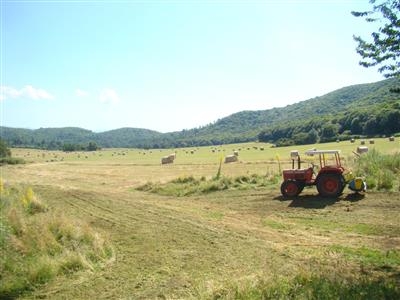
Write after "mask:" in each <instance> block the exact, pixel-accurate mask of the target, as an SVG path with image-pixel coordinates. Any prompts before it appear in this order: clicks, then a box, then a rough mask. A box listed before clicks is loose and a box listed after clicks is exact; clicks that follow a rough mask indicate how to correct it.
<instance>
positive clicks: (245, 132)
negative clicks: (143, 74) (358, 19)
mask: <svg viewBox="0 0 400 300" xmlns="http://www.w3.org/2000/svg"><path fill="white" fill-rule="evenodd" d="M399 87H400V78H391V79H387V80H383V81H379V82H375V83H368V84H359V85H353V86H348V87H344V88H341V89H338V90H336V91H333V92H331V93H328V94H326V95H324V96H320V97H315V98H312V99H309V100H305V101H301V102H298V103H295V104H292V105H287V106H286V107H281V108H273V109H268V110H257V111H242V112H238V113H235V114H232V115H230V116H227V117H225V118H222V119H219V120H217V121H216V122H214V123H212V124H208V125H206V126H203V127H199V128H193V129H190V130H182V131H177V132H170V133H160V132H157V131H153V130H148V129H139V128H120V129H115V130H110V131H105V132H100V133H95V132H93V131H90V130H86V129H82V128H76V127H65V128H40V129H35V130H31V129H22V128H11V127H0V136H1V138H2V139H3V140H5V141H6V142H7V143H8V145H9V146H11V147H33V148H44V149H63V147H64V146H65V145H66V144H68V145H71V144H74V145H85V144H88V143H90V142H92V143H96V144H97V145H98V146H100V147H105V148H110V147H116V148H117V147H118V148H119V147H121V148H122V147H124V148H125V147H126V148H175V147H189V146H205V145H219V144H230V143H240V142H249V141H256V140H259V141H262V142H271V143H275V144H277V145H278V146H279V145H291V144H306V143H315V142H327V141H333V140H336V139H341V140H344V139H350V138H351V137H354V136H360V135H365V136H377V135H392V134H395V133H399V132H400V93H398V92H396V90H398V89H399Z"/></svg>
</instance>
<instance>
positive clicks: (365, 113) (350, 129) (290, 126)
mask: <svg viewBox="0 0 400 300" xmlns="http://www.w3.org/2000/svg"><path fill="white" fill-rule="evenodd" d="M399 132H400V100H396V101H393V102H389V103H383V104H381V105H376V106H375V107H374V109H373V110H370V109H368V110H366V109H359V110H351V111H347V112H344V113H338V114H337V115H327V116H323V117H315V118H312V119H309V120H306V121H302V122H300V121H297V122H296V121H293V122H290V123H287V124H280V125H277V126H272V127H269V128H266V129H264V130H262V131H261V132H260V134H259V135H258V139H259V141H261V142H271V143H275V144H276V145H277V146H288V145H301V144H312V143H318V142H320V143H324V142H332V141H335V140H349V139H351V138H354V137H359V136H367V137H374V136H383V135H385V136H388V135H392V134H396V133H399Z"/></svg>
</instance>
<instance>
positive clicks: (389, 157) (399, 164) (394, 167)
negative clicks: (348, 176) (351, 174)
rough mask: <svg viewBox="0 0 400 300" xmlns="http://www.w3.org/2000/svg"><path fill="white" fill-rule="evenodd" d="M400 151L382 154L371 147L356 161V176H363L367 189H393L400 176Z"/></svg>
mask: <svg viewBox="0 0 400 300" xmlns="http://www.w3.org/2000/svg"><path fill="white" fill-rule="evenodd" d="M399 173H400V152H397V153H394V154H382V153H380V152H378V151H377V150H375V149H372V150H371V151H369V152H368V153H366V154H363V155H361V156H360V157H359V159H358V160H357V162H356V170H355V175H356V176H365V177H366V182H367V188H368V189H376V190H393V189H395V188H396V184H397V185H398V184H399V182H398V178H399V176H400V174H399ZM397 188H400V186H398V187H397Z"/></svg>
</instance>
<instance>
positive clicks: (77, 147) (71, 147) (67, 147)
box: [62, 142, 101, 152]
mask: <svg viewBox="0 0 400 300" xmlns="http://www.w3.org/2000/svg"><path fill="white" fill-rule="evenodd" d="M100 149H101V147H99V146H97V144H96V143H95V142H89V144H87V145H82V144H64V145H63V146H62V150H63V151H65V152H73V151H97V150H100Z"/></svg>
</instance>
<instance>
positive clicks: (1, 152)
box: [0, 139, 11, 158]
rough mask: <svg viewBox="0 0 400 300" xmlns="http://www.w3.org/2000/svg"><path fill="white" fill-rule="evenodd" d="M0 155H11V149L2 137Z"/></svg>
mask: <svg viewBox="0 0 400 300" xmlns="http://www.w3.org/2000/svg"><path fill="white" fill-rule="evenodd" d="M0 157H2V158H3V157H11V151H10V149H9V148H8V146H7V144H6V142H5V141H3V140H2V139H0Z"/></svg>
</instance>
